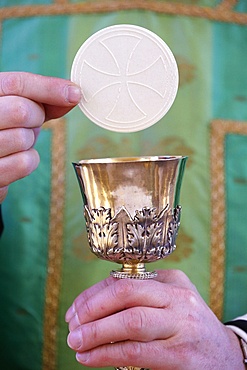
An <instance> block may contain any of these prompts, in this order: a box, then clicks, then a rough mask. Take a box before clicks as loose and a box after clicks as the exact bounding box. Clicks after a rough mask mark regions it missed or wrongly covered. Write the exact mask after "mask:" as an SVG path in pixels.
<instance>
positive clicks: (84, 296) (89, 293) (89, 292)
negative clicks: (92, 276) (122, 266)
mask: <svg viewBox="0 0 247 370" xmlns="http://www.w3.org/2000/svg"><path fill="white" fill-rule="evenodd" d="M115 281H116V280H115V279H114V278H112V277H108V278H107V279H105V280H102V281H100V282H99V283H97V284H95V285H93V286H92V287H90V288H88V289H86V290H84V292H82V293H81V294H80V295H79V296H78V297H77V298H76V299H75V301H74V302H73V304H72V306H70V308H69V309H68V310H67V312H66V315H65V321H66V322H69V321H71V320H72V319H73V318H74V316H75V318H74V319H75V321H77V320H78V317H77V311H76V307H81V306H82V305H84V304H85V302H86V301H87V300H88V299H90V298H91V297H93V296H95V295H97V294H98V293H99V292H100V291H101V290H102V289H104V288H106V287H108V286H109V285H111V284H113V283H115ZM78 324H79V321H78Z"/></svg>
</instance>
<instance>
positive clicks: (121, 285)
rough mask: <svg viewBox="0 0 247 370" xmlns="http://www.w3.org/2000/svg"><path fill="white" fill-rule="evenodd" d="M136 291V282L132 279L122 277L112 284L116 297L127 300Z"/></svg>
mask: <svg viewBox="0 0 247 370" xmlns="http://www.w3.org/2000/svg"><path fill="white" fill-rule="evenodd" d="M134 292H135V287H134V282H133V281H132V279H120V280H118V281H117V282H116V283H115V284H112V294H113V296H114V298H116V299H121V300H124V301H125V300H126V298H128V297H130V296H132V295H133V293H134Z"/></svg>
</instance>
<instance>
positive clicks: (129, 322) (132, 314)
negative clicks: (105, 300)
mask: <svg viewBox="0 0 247 370" xmlns="http://www.w3.org/2000/svg"><path fill="white" fill-rule="evenodd" d="M145 322H146V319H145V317H144V312H143V311H141V310H139V309H138V308H130V309H128V310H127V311H125V312H124V314H123V325H124V327H125V328H126V330H127V332H128V334H130V336H131V337H132V338H134V339H139V336H140V335H141V334H142V333H143V331H144V330H145V327H146V325H145Z"/></svg>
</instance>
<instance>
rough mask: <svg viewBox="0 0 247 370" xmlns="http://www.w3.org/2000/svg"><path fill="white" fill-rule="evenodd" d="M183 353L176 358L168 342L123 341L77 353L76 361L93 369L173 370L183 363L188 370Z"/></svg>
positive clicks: (179, 367)
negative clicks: (111, 367)
mask: <svg viewBox="0 0 247 370" xmlns="http://www.w3.org/2000/svg"><path fill="white" fill-rule="evenodd" d="M184 352H185V351H182V352H181V353H180V355H179V356H178V353H177V352H175V351H174V349H173V348H172V347H171V345H170V343H169V341H152V342H146V343H140V342H136V341H125V342H120V343H114V344H107V345H103V346H100V347H98V348H94V349H93V350H91V351H85V352H82V353H80V352H77V353H76V359H77V361H78V362H79V363H81V364H83V365H85V366H89V367H95V368H96V367H105V366H113V367H119V366H121V367H125V366H130V365H131V366H133V367H139V368H152V369H153V370H175V369H181V363H183V364H184V369H190V360H189V358H188V356H186V353H184ZM183 357H184V358H183ZM183 360H184V361H183ZM186 361H187V362H186Z"/></svg>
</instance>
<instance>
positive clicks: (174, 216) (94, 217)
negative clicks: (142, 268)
mask: <svg viewBox="0 0 247 370" xmlns="http://www.w3.org/2000/svg"><path fill="white" fill-rule="evenodd" d="M180 211H181V207H180V206H177V207H176V208H175V209H174V210H173V212H172V211H171V209H170V207H169V205H167V206H166V207H165V208H164V209H163V210H162V211H161V212H160V214H157V210H156V208H149V207H143V208H142V210H136V212H135V216H134V217H133V218H132V217H131V216H130V214H129V213H128V211H127V210H126V209H125V207H121V209H120V210H119V211H118V212H117V213H116V214H115V215H114V216H113V217H112V215H111V209H110V208H108V209H106V208H104V207H100V208H98V209H92V210H91V211H90V210H89V208H88V207H87V206H85V211H84V213H85V219H86V226H87V232H88V239H89V244H90V248H91V250H92V252H93V253H94V254H96V255H97V256H98V257H100V258H103V259H107V260H112V261H114V262H121V261H139V262H146V261H149V262H152V261H156V260H157V259H161V258H164V257H166V256H167V255H168V254H170V253H172V252H173V251H174V249H175V248H176V245H175V240H176V237H177V233H178V228H179V225H180Z"/></svg>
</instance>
